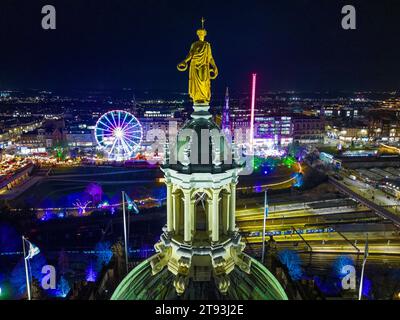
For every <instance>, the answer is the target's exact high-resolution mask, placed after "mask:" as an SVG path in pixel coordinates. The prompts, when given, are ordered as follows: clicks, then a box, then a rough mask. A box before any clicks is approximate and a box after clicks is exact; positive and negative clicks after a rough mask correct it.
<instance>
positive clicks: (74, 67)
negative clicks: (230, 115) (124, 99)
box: [0, 1, 400, 93]
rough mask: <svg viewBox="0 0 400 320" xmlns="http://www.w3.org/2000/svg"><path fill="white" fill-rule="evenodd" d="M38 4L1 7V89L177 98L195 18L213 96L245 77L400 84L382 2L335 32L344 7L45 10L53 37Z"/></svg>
mask: <svg viewBox="0 0 400 320" xmlns="http://www.w3.org/2000/svg"><path fill="white" fill-rule="evenodd" d="M45 4H46V3H44V2H43V3H41V2H36V3H28V2H24V1H22V2H21V3H20V4H17V3H15V2H5V3H3V4H1V12H2V15H3V16H2V19H1V20H2V24H1V28H0V39H1V41H2V42H3V43H6V44H7V45H6V46H5V49H4V50H2V51H1V52H0V70H2V72H1V75H0V88H1V89H26V88H38V89H81V90H86V89H97V90H101V89H115V88H125V87H126V88H133V89H134V90H139V91H140V90H143V91H145V90H163V91H178V92H179V91H185V88H186V83H185V81H184V80H183V79H182V78H181V77H179V74H177V73H176V72H175V66H176V64H177V63H178V61H180V60H181V59H182V58H183V57H182V56H181V55H182V54H181V52H185V51H186V50H188V48H189V45H190V43H191V42H192V41H193V40H194V39H195V30H196V29H197V28H198V27H200V18H201V16H204V17H205V18H206V22H205V24H206V28H207V29H208V35H207V39H208V40H209V41H211V42H213V43H216V45H215V46H214V48H213V51H214V56H215V59H216V62H217V64H218V66H219V68H220V72H221V77H220V78H219V79H218V80H217V81H216V83H215V88H214V91H216V92H221V93H223V92H225V87H226V86H228V87H230V88H231V91H232V92H235V91H236V92H248V91H249V89H250V88H249V78H250V75H251V73H252V72H257V73H258V75H259V79H260V89H261V90H263V89H264V90H266V91H270V90H272V91H274V90H283V91H285V90H296V91H326V90H329V91H341V90H350V91H351V90H354V91H357V90H365V91H368V90H373V91H392V90H396V89H397V88H398V87H399V84H400V80H398V77H397V74H398V73H399V72H400V65H399V64H398V63H397V57H398V56H399V53H400V45H398V44H397V43H396V41H395V40H394V39H395V36H396V34H398V32H399V26H398V24H397V23H396V21H397V17H398V16H400V7H399V6H398V5H396V4H393V3H392V2H391V1H383V2H382V1H381V2H380V3H379V4H378V3H371V2H369V3H365V2H361V1H353V3H352V5H354V7H355V8H356V12H357V29H356V30H343V29H342V28H341V19H342V17H343V15H342V14H341V8H342V7H343V6H344V5H345V4H347V3H345V2H344V1H337V2H335V3H332V2H328V1H296V2H295V3H293V1H283V2H282V1H280V2H278V1H250V2H246V3H244V2H243V1H233V2H230V3H229V4H226V3H225V2H221V1H217V2H216V3H214V2H213V3H211V2H207V1H206V2H199V1H194V2H191V3H184V2H183V1H182V2H181V1H175V2H173V3H168V2H167V1H145V2H143V3H129V2H127V1H117V2H116V3H113V4H110V3H103V4H102V5H96V6H94V5H93V4H92V3H91V2H90V1H85V2H80V3H74V4H68V6H66V5H65V3H62V2H61V1H53V2H52V5H54V6H55V8H56V11H57V29H56V30H43V29H41V25H40V21H41V18H42V16H43V15H42V14H41V8H42V6H43V5H45ZM195 9H196V10H195ZM246 9H247V10H246ZM249 9H251V10H249ZM149 17H151V19H150V18H149Z"/></svg>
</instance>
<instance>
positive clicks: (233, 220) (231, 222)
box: [229, 183, 236, 232]
mask: <svg viewBox="0 0 400 320" xmlns="http://www.w3.org/2000/svg"><path fill="white" fill-rule="evenodd" d="M230 200H231V201H230V203H231V208H230V215H229V231H230V232H234V231H235V228H236V218H235V215H236V183H231V199H230Z"/></svg>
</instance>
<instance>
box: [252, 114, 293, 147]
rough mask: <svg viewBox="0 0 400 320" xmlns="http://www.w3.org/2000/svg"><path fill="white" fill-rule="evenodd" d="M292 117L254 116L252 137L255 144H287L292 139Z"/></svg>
mask: <svg viewBox="0 0 400 320" xmlns="http://www.w3.org/2000/svg"><path fill="white" fill-rule="evenodd" d="M292 134H293V126H292V118H291V117H288V116H256V117H255V133H254V139H255V142H256V143H257V145H262V144H266V145H280V146H287V145H288V144H290V143H291V142H292V141H293V138H292Z"/></svg>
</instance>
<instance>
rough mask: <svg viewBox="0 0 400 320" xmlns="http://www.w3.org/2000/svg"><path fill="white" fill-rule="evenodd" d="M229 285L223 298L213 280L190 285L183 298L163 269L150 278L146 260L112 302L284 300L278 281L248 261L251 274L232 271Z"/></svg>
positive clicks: (113, 296)
mask: <svg viewBox="0 0 400 320" xmlns="http://www.w3.org/2000/svg"><path fill="white" fill-rule="evenodd" d="M228 277H229V279H230V281H231V285H230V286H229V289H228V292H227V294H226V295H222V294H221V293H220V292H219V290H218V289H217V287H216V285H215V283H214V281H213V279H211V280H210V281H197V282H195V281H192V280H190V282H189V286H188V288H187V289H186V291H185V293H184V294H183V295H182V296H178V295H177V294H176V292H175V288H174V286H173V280H174V275H173V274H172V273H171V272H169V271H168V269H167V268H165V269H164V270H163V271H161V272H160V273H158V274H156V275H153V274H152V269H151V266H150V262H149V260H145V261H143V262H142V263H141V264H140V265H138V266H137V267H136V268H135V269H133V270H132V271H131V272H130V273H129V274H128V275H127V276H126V277H125V279H124V280H122V282H121V283H120V284H119V286H118V288H117V289H116V290H115V292H114V294H113V295H112V297H111V300H287V299H288V298H287V295H286V293H285V291H284V290H283V288H282V286H281V285H280V283H279V282H278V280H277V279H276V278H275V277H274V276H273V275H272V274H271V272H269V271H268V270H267V268H265V267H264V266H263V265H262V264H261V263H259V262H258V261H256V260H254V259H252V258H251V269H250V274H247V273H244V272H243V271H241V270H240V269H239V268H235V269H234V270H233V271H232V272H231V273H230V274H229V275H228Z"/></svg>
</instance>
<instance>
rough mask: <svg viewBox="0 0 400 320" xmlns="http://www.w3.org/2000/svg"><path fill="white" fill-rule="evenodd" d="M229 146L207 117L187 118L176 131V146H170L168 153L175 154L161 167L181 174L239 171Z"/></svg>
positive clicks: (219, 130) (172, 144)
mask: <svg viewBox="0 0 400 320" xmlns="http://www.w3.org/2000/svg"><path fill="white" fill-rule="evenodd" d="M232 147H233V144H232V143H231V141H230V139H229V137H226V136H225V135H224V134H223V133H222V131H221V129H220V128H219V127H218V125H217V124H216V123H215V122H214V121H213V120H212V119H211V118H195V119H191V120H189V121H188V122H186V124H185V125H184V126H183V127H182V129H181V130H180V131H179V135H178V139H177V142H176V143H170V145H169V152H170V154H173V153H174V152H176V155H177V159H174V160H175V161H172V157H170V158H168V161H167V162H166V163H165V164H164V165H163V166H162V168H171V169H174V170H176V171H179V172H183V173H188V174H190V173H195V172H211V173H220V172H224V171H226V170H228V169H232V168H239V167H240V165H239V164H237V163H236V162H235V161H234V160H233V159H232V157H233V156H232V153H233V152H234V151H235V150H233V148H232Z"/></svg>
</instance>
